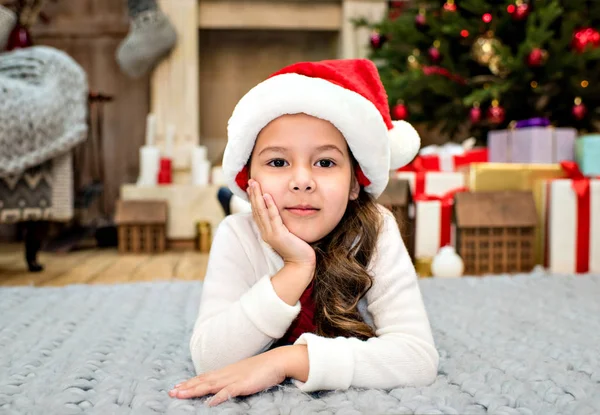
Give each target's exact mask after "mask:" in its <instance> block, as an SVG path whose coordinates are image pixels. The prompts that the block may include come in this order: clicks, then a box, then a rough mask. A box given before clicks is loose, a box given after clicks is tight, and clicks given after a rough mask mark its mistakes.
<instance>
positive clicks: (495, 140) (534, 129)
mask: <svg viewBox="0 0 600 415" xmlns="http://www.w3.org/2000/svg"><path fill="white" fill-rule="evenodd" d="M517 125H518V123H517ZM525 125H527V124H525ZM576 138H577V130H576V129H574V128H554V127H551V126H525V127H522V128H512V129H508V130H496V131H490V132H489V133H488V150H489V161H490V162H492V163H542V164H544V163H558V162H560V161H563V160H575V139H576Z"/></svg>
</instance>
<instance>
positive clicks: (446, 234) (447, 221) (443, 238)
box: [414, 187, 468, 248]
mask: <svg viewBox="0 0 600 415" xmlns="http://www.w3.org/2000/svg"><path fill="white" fill-rule="evenodd" d="M467 190H468V189H467V188H466V187H458V188H456V189H453V190H450V191H449V192H446V193H444V194H443V195H441V196H436V195H426V194H420V195H416V196H415V198H414V200H415V202H428V201H438V202H440V205H441V223H440V248H441V247H443V246H446V245H450V242H451V235H450V233H451V232H450V231H451V229H452V205H453V204H454V195H456V194H457V193H459V192H466V191H467Z"/></svg>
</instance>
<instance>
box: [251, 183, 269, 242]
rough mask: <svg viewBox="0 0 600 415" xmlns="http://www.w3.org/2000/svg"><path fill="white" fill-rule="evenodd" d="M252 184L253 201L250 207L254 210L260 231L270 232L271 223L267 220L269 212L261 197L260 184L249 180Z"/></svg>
mask: <svg viewBox="0 0 600 415" xmlns="http://www.w3.org/2000/svg"><path fill="white" fill-rule="evenodd" d="M251 183H252V184H251V186H252V199H253V200H254V203H253V205H252V209H253V210H256V217H257V219H258V220H257V222H258V225H259V227H260V228H261V231H264V232H266V233H270V232H271V223H270V221H269V214H268V212H267V206H266V204H265V200H264V199H263V197H262V191H261V189H260V185H259V184H258V182H255V181H251Z"/></svg>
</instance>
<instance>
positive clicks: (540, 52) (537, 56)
mask: <svg viewBox="0 0 600 415" xmlns="http://www.w3.org/2000/svg"><path fill="white" fill-rule="evenodd" d="M547 58H548V52H546V51H545V50H544V49H541V48H533V49H532V50H531V52H529V55H527V65H528V66H529V67H532V68H535V67H539V66H542V65H543V64H544V63H546V59H547Z"/></svg>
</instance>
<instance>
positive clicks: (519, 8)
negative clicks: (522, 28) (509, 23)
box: [506, 0, 529, 21]
mask: <svg viewBox="0 0 600 415" xmlns="http://www.w3.org/2000/svg"><path fill="white" fill-rule="evenodd" d="M506 11H507V12H508V13H509V14H510V15H511V16H512V18H513V20H517V21H520V20H525V19H526V18H527V16H528V15H529V4H527V3H525V2H524V1H522V0H517V1H516V2H515V4H509V5H508V6H507V7H506Z"/></svg>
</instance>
